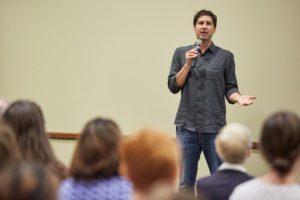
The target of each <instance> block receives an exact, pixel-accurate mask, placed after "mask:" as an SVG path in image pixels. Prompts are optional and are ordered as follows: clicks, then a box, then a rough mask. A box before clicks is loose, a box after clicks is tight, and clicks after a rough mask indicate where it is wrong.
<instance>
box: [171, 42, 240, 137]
mask: <svg viewBox="0 0 300 200" xmlns="http://www.w3.org/2000/svg"><path fill="white" fill-rule="evenodd" d="M192 48H194V45H189V46H185V47H179V48H177V49H176V50H175V53H174V55H173V59H172V64H171V69H170V73H169V77H168V87H169V89H170V91H171V92H172V93H178V92H179V91H181V99H180V104H179V107H178V111H177V115H176V119H175V124H176V125H177V126H182V127H184V128H186V129H188V130H191V131H197V132H206V133H217V132H218V131H219V129H220V128H222V127H223V126H224V125H225V124H226V116H225V115H226V107H225V100H224V97H226V99H227V101H228V102H229V103H232V102H230V101H229V96H230V95H231V94H233V93H234V92H238V86H237V80H236V76H235V64H234V58H233V54H232V53H231V52H230V51H227V50H225V49H222V48H220V47H217V46H215V45H214V44H213V43H212V44H211V45H210V46H209V48H208V49H207V51H206V52H205V53H204V54H202V55H200V56H198V57H197V58H196V59H194V61H193V65H192V67H191V69H190V71H189V74H188V76H187V78H186V81H185V84H184V86H183V87H179V86H178V85H177V84H176V74H177V73H178V72H179V71H180V69H181V68H182V67H183V66H184V64H185V62H186V58H185V53H186V52H187V51H189V50H190V49H192Z"/></svg>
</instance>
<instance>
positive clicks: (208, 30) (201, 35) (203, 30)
mask: <svg viewBox="0 0 300 200" xmlns="http://www.w3.org/2000/svg"><path fill="white" fill-rule="evenodd" d="M194 31H195V34H196V36H197V38H198V39H201V40H203V41H210V40H211V38H212V36H213V34H214V33H215V31H216V29H215V26H214V23H213V21H212V19H211V17H210V16H207V15H203V16H201V17H199V18H198V21H197V23H196V25H195V26H194Z"/></svg>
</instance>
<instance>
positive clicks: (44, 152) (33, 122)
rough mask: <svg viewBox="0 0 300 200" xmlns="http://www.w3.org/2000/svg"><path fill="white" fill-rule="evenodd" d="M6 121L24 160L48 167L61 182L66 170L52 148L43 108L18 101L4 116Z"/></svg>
mask: <svg viewBox="0 0 300 200" xmlns="http://www.w3.org/2000/svg"><path fill="white" fill-rule="evenodd" d="M3 119H4V121H5V122H6V123H7V124H8V125H10V126H11V127H12V129H13V130H14V132H15V134H16V139H17V143H18V146H19V149H20V152H21V155H22V157H23V159H24V160H26V161H29V162H34V163H40V164H42V165H44V166H47V167H48V168H49V169H50V170H51V171H52V172H53V173H54V174H55V175H57V176H58V178H59V179H60V180H62V179H63V178H65V176H66V169H65V167H64V165H63V164H62V163H60V162H59V161H58V160H57V159H56V157H55V155H54V153H53V150H52V148H51V145H50V143H49V139H48V136H47V133H46V131H45V125H44V124H45V121H44V117H43V113H42V110H41V108H40V107H39V106H38V105H37V104H36V103H34V102H32V101H24V100H20V101H16V102H14V103H12V104H11V105H10V106H9V107H8V108H7V110H6V111H5V112H4V114H3Z"/></svg>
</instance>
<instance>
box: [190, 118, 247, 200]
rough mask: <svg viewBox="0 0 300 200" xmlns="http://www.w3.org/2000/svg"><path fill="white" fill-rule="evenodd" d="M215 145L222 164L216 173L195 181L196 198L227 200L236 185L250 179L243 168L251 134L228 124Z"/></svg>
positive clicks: (235, 125) (234, 124)
mask: <svg viewBox="0 0 300 200" xmlns="http://www.w3.org/2000/svg"><path fill="white" fill-rule="evenodd" d="M215 143H216V150H217V154H218V155H219V157H220V158H221V159H222V161H223V163H222V165H221V166H220V167H219V169H218V171H217V172H215V173H214V174H212V175H211V176H208V177H205V178H201V179H199V180H198V181H197V183H196V189H197V197H198V198H200V197H202V198H203V199H205V200H227V199H228V198H229V196H230V194H231V193H232V191H233V189H234V188H235V187H236V186H237V185H239V184H241V183H243V182H245V181H248V180H250V179H252V177H251V176H249V175H248V174H247V172H246V168H245V167H244V166H243V164H244V162H245V161H246V159H247V158H248V157H249V155H250V152H251V147H252V141H251V134H250V131H249V130H248V128H246V127H245V126H243V125H241V124H237V123H233V124H228V125H227V126H225V127H224V128H222V129H221V131H220V133H219V134H218V136H217V138H216V140H215Z"/></svg>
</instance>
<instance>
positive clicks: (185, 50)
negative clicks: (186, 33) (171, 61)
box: [175, 45, 194, 52]
mask: <svg viewBox="0 0 300 200" xmlns="http://www.w3.org/2000/svg"><path fill="white" fill-rule="evenodd" d="M193 47H194V46H193V45H186V46H180V47H177V48H176V49H175V52H187V51H189V50H190V49H192V48H193Z"/></svg>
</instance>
